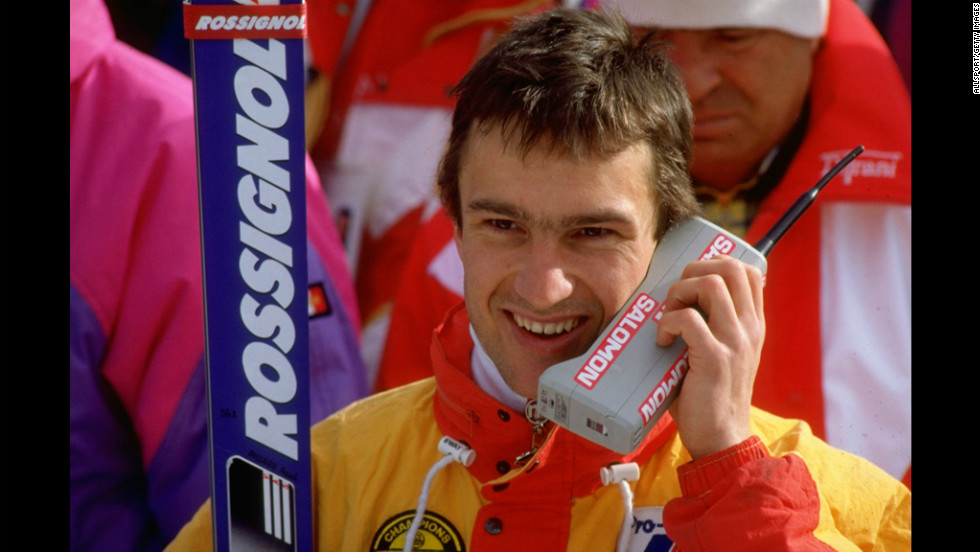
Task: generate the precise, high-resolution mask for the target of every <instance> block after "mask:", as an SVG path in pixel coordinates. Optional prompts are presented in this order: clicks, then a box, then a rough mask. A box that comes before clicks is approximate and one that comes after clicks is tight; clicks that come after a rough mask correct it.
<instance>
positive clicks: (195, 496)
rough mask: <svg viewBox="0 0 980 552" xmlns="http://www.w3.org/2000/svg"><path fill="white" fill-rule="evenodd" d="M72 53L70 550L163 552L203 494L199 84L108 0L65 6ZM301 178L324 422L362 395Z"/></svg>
mask: <svg viewBox="0 0 980 552" xmlns="http://www.w3.org/2000/svg"><path fill="white" fill-rule="evenodd" d="M69 59H70V73H71V75H70V77H71V79H70V92H69V173H70V175H69V261H70V262H69V327H68V330H69V441H70V444H69V471H70V483H69V505H70V509H69V527H70V528H69V536H68V538H69V548H70V550H73V551H79V552H81V551H87V550H96V551H102V550H129V551H136V550H140V551H152V550H162V549H163V547H164V546H165V545H166V543H167V542H169V541H170V540H172V539H173V537H174V536H175V535H176V534H177V531H179V530H180V528H181V527H182V526H183V525H184V523H186V522H187V520H188V519H190V517H191V515H193V513H194V511H195V510H196V509H197V508H198V507H199V506H200V504H201V502H202V501H203V500H204V499H205V498H207V496H208V488H209V485H208V472H209V469H208V438H207V437H208V435H207V416H206V414H205V413H206V409H207V394H206V393H205V375H206V374H205V366H204V364H205V363H204V312H203V306H204V297H203V281H202V278H201V247H200V245H201V236H200V226H199V215H198V190H197V163H196V155H195V144H194V105H193V95H192V88H191V81H190V79H188V78H187V77H186V76H184V75H181V74H179V73H178V72H176V71H174V70H173V69H171V68H169V67H167V66H165V65H164V64H162V63H160V62H159V61H157V60H155V59H153V58H150V57H149V56H146V55H143V54H141V53H139V52H137V51H136V50H134V49H132V48H130V47H129V46H127V45H125V44H123V43H122V42H120V41H118V40H117V39H116V37H115V33H114V31H113V28H112V23H111V21H110V18H109V13H108V11H107V9H106V6H105V5H104V4H103V3H102V1H101V0H72V2H71V3H70V54H69ZM308 169H309V170H308V173H307V174H308V175H310V177H309V179H308V181H307V182H306V184H305V186H306V200H307V236H308V238H309V248H308V252H307V258H308V263H307V266H308V277H309V283H310V285H311V290H312V289H313V288H314V287H320V288H322V291H323V294H324V296H325V298H326V301H327V303H328V304H329V308H324V309H322V310H319V311H314V313H315V314H314V313H311V318H310V342H311V344H313V345H314V347H312V348H311V354H310V374H311V382H310V384H311V385H312V386H313V387H312V388H311V391H310V396H311V413H310V419H311V420H315V421H316V420H322V419H323V418H326V417H327V415H329V414H331V413H333V412H334V411H335V410H338V409H339V408H341V407H343V406H346V405H347V404H348V403H350V402H352V401H354V400H355V399H358V398H361V397H363V396H365V395H366V394H367V391H368V390H367V383H366V380H365V376H364V370H363V364H362V362H361V359H360V356H359V354H358V334H357V328H358V325H357V318H356V316H357V310H356V301H355V299H354V290H353V286H352V284H351V280H350V275H349V273H348V272H347V266H346V261H345V258H344V256H343V250H342V248H341V244H340V240H339V238H338V236H337V234H336V231H335V229H334V226H333V224H332V221H331V219H330V212H329V206H328V205H327V203H326V201H324V197H323V194H322V191H321V190H320V188H319V182H318V180H317V179H316V174H315V172H313V171H312V164H311V163H310V164H308ZM297 295H298V296H299V297H303V295H305V294H303V293H302V290H297ZM324 306H325V307H326V306H327V305H324Z"/></svg>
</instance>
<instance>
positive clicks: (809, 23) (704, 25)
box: [603, 0, 830, 38]
mask: <svg viewBox="0 0 980 552" xmlns="http://www.w3.org/2000/svg"><path fill="white" fill-rule="evenodd" d="M603 5H612V6H617V7H618V8H619V11H620V12H622V14H623V17H625V18H626V21H628V22H629V23H630V25H635V26H637V27H663V28H666V29H717V28H725V27H755V28H763V29H776V30H779V31H783V32H785V33H789V34H791V35H796V36H799V37H803V38H819V37H822V36H823V35H824V32H826V30H827V13H828V11H829V9H830V8H829V6H830V0H603Z"/></svg>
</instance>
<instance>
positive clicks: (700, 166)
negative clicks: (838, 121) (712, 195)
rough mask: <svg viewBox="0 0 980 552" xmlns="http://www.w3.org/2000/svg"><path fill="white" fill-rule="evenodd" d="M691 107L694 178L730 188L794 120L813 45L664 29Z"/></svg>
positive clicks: (767, 33) (766, 36)
mask: <svg viewBox="0 0 980 552" xmlns="http://www.w3.org/2000/svg"><path fill="white" fill-rule="evenodd" d="M661 36H662V38H663V39H664V40H667V41H669V42H672V43H673V44H674V48H673V49H672V50H671V59H672V60H673V61H674V63H676V64H677V66H678V68H679V69H680V72H681V77H682V78H683V79H684V84H685V86H686V87H687V92H688V95H689V96H690V98H691V103H692V105H693V106H694V157H693V162H692V165H691V173H692V175H693V176H694V178H695V180H697V181H699V182H701V183H704V184H709V185H713V186H715V187H718V188H722V189H725V188H729V187H731V186H733V185H735V184H739V183H741V182H744V181H745V180H747V179H748V178H750V177H751V176H753V175H754V174H755V171H756V170H757V168H758V166H759V163H760V162H761V161H762V159H763V158H764V157H765V156H766V154H768V153H769V151H770V150H771V149H772V148H773V147H775V146H776V145H777V144H779V142H780V141H782V139H783V138H784V137H785V136H786V134H787V133H788V132H789V131H790V129H791V128H792V126H793V123H795V122H796V119H797V118H798V116H799V113H800V110H801V108H802V106H803V102H804V100H805V99H806V95H807V91H808V89H809V86H810V74H811V71H812V68H813V53H814V51H815V48H816V45H817V41H816V40H814V39H805V38H799V37H796V36H793V35H790V34H787V33H784V32H782V31H776V30H769V29H710V30H677V29H673V30H666V31H664V32H663V33H662V35H661Z"/></svg>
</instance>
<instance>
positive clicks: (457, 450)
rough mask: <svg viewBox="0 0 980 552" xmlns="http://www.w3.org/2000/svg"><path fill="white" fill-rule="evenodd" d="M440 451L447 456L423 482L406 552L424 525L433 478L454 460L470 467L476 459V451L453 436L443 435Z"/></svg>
mask: <svg viewBox="0 0 980 552" xmlns="http://www.w3.org/2000/svg"><path fill="white" fill-rule="evenodd" d="M439 451H440V452H442V453H443V454H445V456H443V457H442V458H440V459H439V461H438V462H436V463H435V464H433V465H432V467H431V468H429V473H428V474H427V475H426V476H425V482H424V483H423V484H422V494H420V495H419V505H418V508H416V509H415V517H414V518H412V525H411V527H409V528H408V533H405V548H404V551H405V552H410V551H411V550H412V548H413V546H414V545H415V533H416V532H418V529H419V526H420V525H422V518H423V517H424V516H425V503H426V502H428V501H429V487H431V486H432V480H433V479H434V478H435V476H436V473H438V472H439V470H441V469H442V468H444V467H446V466H448V465H449V464H451V463H453V462H459V463H460V464H462V465H464V466H467V467H468V466H469V465H470V464H472V463H473V460H475V459H476V452H474V451H473V450H471V449H470V448H469V447H467V446H466V445H464V444H462V443H460V442H459V441H456V440H454V439H452V438H451V437H443V438H442V439H441V440H440V441H439Z"/></svg>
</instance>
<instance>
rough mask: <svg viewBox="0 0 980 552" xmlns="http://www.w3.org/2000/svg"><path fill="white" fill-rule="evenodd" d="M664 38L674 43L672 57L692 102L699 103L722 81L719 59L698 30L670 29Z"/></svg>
mask: <svg viewBox="0 0 980 552" xmlns="http://www.w3.org/2000/svg"><path fill="white" fill-rule="evenodd" d="M664 38H665V39H666V40H667V41H669V42H670V43H672V44H673V47H672V48H671V50H670V52H671V53H670V59H671V61H673V62H674V64H675V65H676V66H677V69H678V70H679V71H680V74H681V79H682V80H683V81H684V87H685V88H687V95H688V96H689V97H690V98H691V103H692V104H694V105H697V103H698V102H700V101H701V100H702V99H703V98H705V97H706V96H707V95H708V94H709V93H710V92H711V91H712V90H713V89H714V88H715V87H716V86H717V85H718V83H719V82H720V81H721V75H720V74H719V72H718V64H717V60H716V59H715V56H714V55H713V54H712V52H711V51H710V49H709V48H707V47H706V46H705V39H704V37H703V36H702V34H701V33H699V32H698V31H670V32H667V33H665V34H664Z"/></svg>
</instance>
